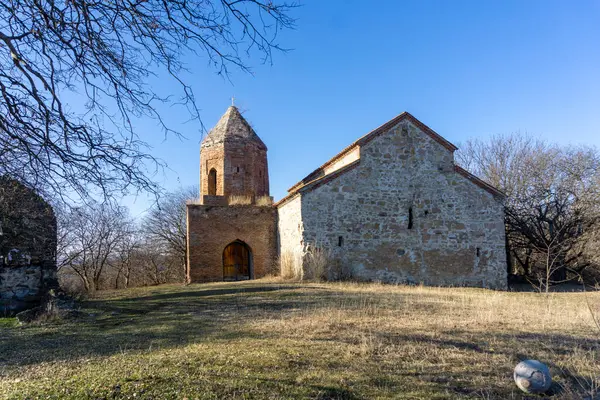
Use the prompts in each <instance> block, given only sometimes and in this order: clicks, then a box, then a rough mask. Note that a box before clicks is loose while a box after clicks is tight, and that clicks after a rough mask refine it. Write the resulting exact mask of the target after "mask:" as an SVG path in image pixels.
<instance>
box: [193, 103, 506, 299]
mask: <svg viewBox="0 0 600 400" xmlns="http://www.w3.org/2000/svg"><path fill="white" fill-rule="evenodd" d="M211 137H212V138H211ZM209 138H210V139H209ZM227 138H229V139H227ZM228 141H229V142H231V143H232V142H234V141H235V142H236V144H235V146H232V145H230V147H229V148H231V149H232V151H231V152H230V151H228V146H227V145H223V144H224V143H227V142H228ZM242 148H244V149H246V148H247V150H240V149H242ZM455 150H456V147H455V146H454V145H453V144H451V143H450V142H448V141H447V140H445V139H444V138H443V137H441V136H440V135H438V134H437V133H436V132H434V131H433V130H431V129H430V128H429V127H427V126H425V125H424V124H423V123H421V122H420V121H418V120H417V119H416V118H414V117H413V116H412V115H410V114H408V113H402V114H400V115H399V116H397V117H396V118H394V119H392V120H391V121H389V122H387V123H386V124H384V125H382V126H380V127H379V128H377V129H375V130H374V131H372V132H370V133H369V134H367V135H365V136H363V137H362V138H360V139H359V140H357V141H356V142H354V143H352V144H351V145H350V146H348V147H347V148H346V149H344V150H343V151H342V152H341V153H339V154H338V155H336V156H335V157H333V158H332V159H331V160H329V161H328V162H326V163H325V164H323V165H322V166H321V167H319V168H318V169H316V170H315V171H314V172H312V173H311V174H309V175H308V176H306V177H305V178H304V179H302V180H301V181H300V182H298V183H297V184H295V185H294V186H292V187H291V188H290V189H289V193H288V195H287V196H286V197H284V198H283V199H281V200H280V201H279V202H278V203H276V204H275V205H274V206H273V207H269V206H266V207H258V206H256V205H248V206H244V207H240V206H227V205H226V204H227V201H226V200H225V199H226V196H227V195H228V194H237V193H244V194H247V195H250V196H252V198H253V199H254V198H256V196H258V195H259V194H260V195H266V194H268V174H267V168H266V166H267V164H266V148H265V147H264V144H262V142H261V141H260V139H258V137H257V136H256V134H255V133H254V131H253V130H252V129H251V128H250V127H249V126H248V124H247V123H246V122H245V121H244V119H243V117H241V115H239V112H237V110H236V109H235V108H234V107H232V108H230V109H229V110H228V111H227V113H226V114H225V115H224V116H223V118H221V120H220V121H219V123H218V124H217V126H216V127H215V128H214V129H213V131H211V133H209V135H208V137H207V139H206V140H205V141H204V142H203V144H202V151H201V185H202V193H203V196H202V198H201V203H202V204H201V205H190V206H188V232H189V234H188V249H189V250H188V254H189V263H188V265H189V266H190V272H189V277H190V280H192V281H208V280H222V279H223V277H224V275H223V270H224V268H226V267H225V266H224V264H226V261H225V256H224V255H223V254H226V252H225V247H226V246H227V244H228V243H230V242H232V241H235V240H238V241H240V242H243V243H245V244H246V245H250V247H249V248H250V256H249V257H250V258H252V257H254V260H253V267H254V270H255V271H254V274H253V275H249V278H252V277H258V276H260V275H261V274H262V273H264V272H265V271H267V270H269V268H270V267H271V266H272V265H273V264H274V262H275V257H276V256H277V255H282V254H289V255H291V257H290V258H291V259H293V260H295V262H296V263H298V266H297V267H298V269H299V270H302V271H306V270H307V268H308V253H309V252H310V251H311V249H316V248H319V249H325V250H326V252H327V254H328V257H329V258H330V259H331V262H332V263H335V264H337V265H338V266H339V267H338V270H340V269H343V270H344V271H345V272H344V273H345V274H346V275H351V276H353V277H354V278H357V279H364V280H374V281H383V282H395V283H421V282H422V283H424V284H427V285H456V286H480V287H492V288H499V289H503V288H505V287H506V284H507V283H506V270H507V269H506V252H505V236H504V235H505V232H504V214H503V205H502V201H503V199H504V196H503V194H502V193H501V192H499V191H498V190H497V189H495V188H493V187H492V186H490V185H488V184H487V183H485V182H483V181H482V180H480V179H478V178H477V177H475V176H473V175H472V174H470V173H469V172H467V171H465V170H464V169H462V168H460V167H459V166H457V165H455V164H454V151H455ZM242 154H243V155H247V156H245V158H242V157H240V155H242ZM233 160H236V161H233ZM252 163H256V164H255V165H253V164H252ZM238 164H239V165H243V167H244V169H242V170H241V171H249V172H244V173H243V176H244V180H243V183H241V182H239V181H237V182H236V179H238V178H237V176H236V175H235V174H236V173H237V165H238ZM212 169H214V171H216V177H217V180H216V182H215V181H214V180H212V181H211V179H213V178H211V175H210V171H211V170H212ZM261 171H263V174H264V175H258V179H257V175H256V174H257V172H258V173H259V174H260V172H261ZM219 177H223V178H221V180H222V182H221V181H220V180H219ZM263 177H264V178H263ZM261 178H262V179H264V181H263V180H261ZM229 181H231V182H229ZM211 182H215V183H214V184H213V183H211ZM246 182H249V183H246ZM213 188H214V189H213ZM212 194H216V195H217V196H212ZM217 204H218V205H217ZM236 210H239V211H236ZM275 238H276V239H275ZM246 240H248V241H252V240H254V242H255V243H256V244H254V246H256V248H257V249H260V251H259V252H258V251H256V252H255V251H254V248H253V245H251V244H249V243H248V242H247V241H246ZM238 258H240V257H238ZM209 260H210V261H209ZM219 262H220V264H219ZM259 272H260V273H259ZM330 277H331V276H330Z"/></svg>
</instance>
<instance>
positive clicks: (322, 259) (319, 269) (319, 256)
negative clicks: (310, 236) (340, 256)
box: [304, 245, 334, 281]
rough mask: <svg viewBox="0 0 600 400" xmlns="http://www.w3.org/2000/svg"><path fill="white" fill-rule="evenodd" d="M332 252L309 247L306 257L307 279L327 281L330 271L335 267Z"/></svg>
mask: <svg viewBox="0 0 600 400" xmlns="http://www.w3.org/2000/svg"><path fill="white" fill-rule="evenodd" d="M333 262H334V260H333V258H332V256H331V251H330V250H329V249H327V248H323V247H319V246H315V245H308V246H307V248H306V257H305V270H306V273H305V276H304V278H305V279H313V280H317V281H323V280H327V275H328V269H329V268H330V267H331V266H332V265H333Z"/></svg>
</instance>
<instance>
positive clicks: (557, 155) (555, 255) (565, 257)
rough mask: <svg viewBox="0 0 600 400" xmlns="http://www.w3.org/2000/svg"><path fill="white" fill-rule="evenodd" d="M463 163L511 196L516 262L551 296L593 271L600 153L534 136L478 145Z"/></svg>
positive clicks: (461, 157)
mask: <svg viewBox="0 0 600 400" xmlns="http://www.w3.org/2000/svg"><path fill="white" fill-rule="evenodd" d="M457 161H458V162H459V163H460V164H461V165H463V166H464V167H465V168H467V169H470V170H471V171H472V172H473V173H475V174H477V175H479V176H480V177H482V178H483V179H485V180H487V181H488V182H489V183H491V184H492V185H494V186H496V187H498V188H499V189H500V190H502V191H504V192H505V193H506V195H507V199H506V204H505V211H506V214H505V215H506V218H505V221H506V229H507V238H508V244H509V249H510V254H511V260H513V261H514V262H515V263H516V264H517V265H515V266H514V268H513V272H516V271H518V270H520V271H522V274H524V275H525V276H526V277H528V278H529V279H530V280H535V281H536V282H538V284H539V285H540V287H541V288H543V289H545V290H546V289H547V288H548V287H549V285H551V284H552V283H558V282H564V281H566V280H567V279H568V278H569V276H568V275H569V273H571V275H579V274H581V273H582V272H583V271H584V270H585V269H586V268H587V267H589V266H590V265H593V259H592V257H590V256H589V245H588V243H589V241H590V240H592V239H593V238H594V237H595V235H596V232H598V231H600V207H599V205H600V153H599V152H598V151H597V150H596V149H595V148H590V147H577V148H575V147H566V148H561V147H558V146H555V145H549V144H547V143H546V142H543V141H540V140H537V139H534V138H532V137H530V136H527V135H519V134H513V135H500V136H494V137H492V138H491V139H490V140H489V141H481V140H471V141H469V142H467V143H466V144H465V145H464V146H463V147H462V149H461V151H460V152H459V153H457Z"/></svg>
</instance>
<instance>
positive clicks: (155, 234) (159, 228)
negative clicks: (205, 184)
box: [142, 186, 198, 271]
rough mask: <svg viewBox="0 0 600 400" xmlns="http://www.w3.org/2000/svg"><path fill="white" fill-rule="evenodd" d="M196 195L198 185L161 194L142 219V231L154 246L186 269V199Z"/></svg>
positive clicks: (183, 269)
mask: <svg viewBox="0 0 600 400" xmlns="http://www.w3.org/2000/svg"><path fill="white" fill-rule="evenodd" d="M196 197H198V187H195V186H190V187H187V188H182V189H179V190H176V191H174V192H171V193H168V194H167V195H165V196H162V197H161V198H160V199H159V200H158V202H157V203H156V204H155V205H154V207H153V208H152V209H150V211H149V212H148V215H147V216H146V218H145V219H144V221H143V224H142V227H143V230H144V233H145V234H146V235H147V236H148V238H149V239H150V240H151V241H152V242H153V243H154V244H155V246H156V247H160V248H161V249H164V251H165V253H168V255H170V256H171V257H173V258H174V259H175V260H177V262H178V263H179V265H180V266H181V268H182V271H185V270H186V264H187V238H186V234H187V222H186V201H187V200H192V199H194V198H196Z"/></svg>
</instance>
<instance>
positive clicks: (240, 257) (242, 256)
mask: <svg viewBox="0 0 600 400" xmlns="http://www.w3.org/2000/svg"><path fill="white" fill-rule="evenodd" d="M252 275H253V274H252V252H251V251H250V248H249V247H248V245H247V244H246V243H244V242H242V241H239V240H236V241H235V242H232V243H230V244H228V245H227V246H226V247H225V250H223V280H224V281H242V280H248V279H252Z"/></svg>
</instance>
